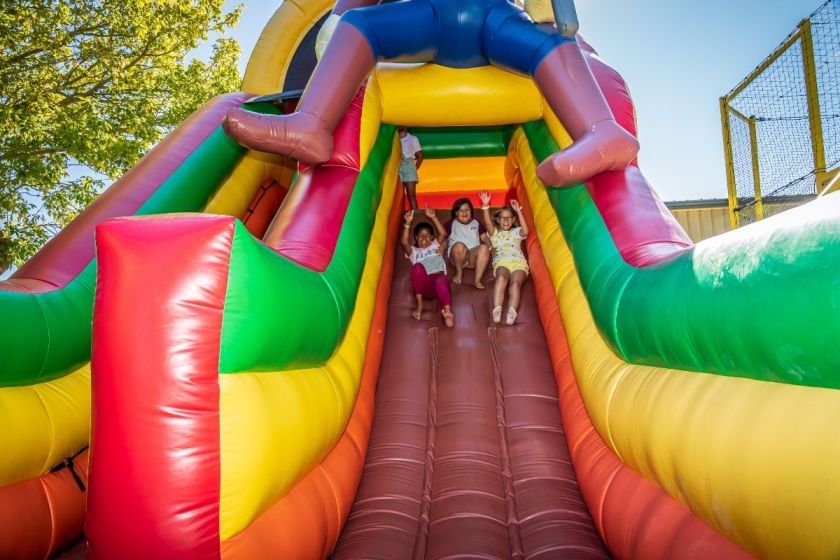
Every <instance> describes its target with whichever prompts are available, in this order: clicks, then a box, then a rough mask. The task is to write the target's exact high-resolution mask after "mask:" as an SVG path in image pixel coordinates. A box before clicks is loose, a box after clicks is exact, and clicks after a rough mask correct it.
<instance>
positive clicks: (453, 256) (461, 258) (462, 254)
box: [449, 243, 470, 284]
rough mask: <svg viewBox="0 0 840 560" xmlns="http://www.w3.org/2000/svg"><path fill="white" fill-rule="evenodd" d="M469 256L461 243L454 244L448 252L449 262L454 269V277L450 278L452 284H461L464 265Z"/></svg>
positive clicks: (465, 247)
mask: <svg viewBox="0 0 840 560" xmlns="http://www.w3.org/2000/svg"><path fill="white" fill-rule="evenodd" d="M469 255H470V252H469V250H468V249H467V246H466V245H464V244H463V243H456V244H455V245H453V246H452V249H450V250H449V261H450V262H451V263H452V266H454V267H455V275H454V276H452V283H453V284H460V283H461V278H462V277H463V275H464V265H466V263H467V258H468V257H469Z"/></svg>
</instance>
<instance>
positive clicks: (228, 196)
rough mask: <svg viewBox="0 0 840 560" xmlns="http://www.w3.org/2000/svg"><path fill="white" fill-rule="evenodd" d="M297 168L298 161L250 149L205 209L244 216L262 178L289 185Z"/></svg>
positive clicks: (215, 212)
mask: <svg viewBox="0 0 840 560" xmlns="http://www.w3.org/2000/svg"><path fill="white" fill-rule="evenodd" d="M295 169H297V162H295V161H294V160H292V159H290V158H287V157H285V156H279V155H274V154H266V153H263V152H257V151H255V150H249V151H248V152H246V154H245V156H244V157H243V158H242V159H241V160H239V163H237V164H236V167H235V168H234V170H233V173H231V174H230V176H229V177H228V178H227V179H226V180H225V182H224V183H222V186H221V187H219V190H217V191H216V194H215V195H213V198H211V199H210V202H209V203H207V207H206V208H205V209H204V211H205V212H207V213H209V214H226V215H228V216H236V217H237V218H241V217H242V215H243V214H245V211H246V210H248V205H249V204H250V203H251V200H253V198H254V193H256V192H257V189H259V188H260V185H262V184H263V181H265V180H266V179H268V178H272V179H274V180H276V181H279V182H281V183H283V184H284V185H288V184H289V182H290V181H291V178H292V176H293V175H294V172H295Z"/></svg>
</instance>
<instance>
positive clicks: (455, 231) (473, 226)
mask: <svg viewBox="0 0 840 560" xmlns="http://www.w3.org/2000/svg"><path fill="white" fill-rule="evenodd" d="M444 228H445V229H446V233H448V234H449V245H448V247H447V249H446V252H447V255H448V254H449V251H450V250H451V249H452V247H453V246H454V245H455V244H456V243H463V244H464V245H466V246H467V249H472V248H473V247H478V246H479V245H480V244H481V236H482V235H483V234H484V233H485V232H486V231H487V230H485V229H484V224H482V223H480V222H479V221H478V220H475V219H473V220H470V221H469V222H468V223H466V224H462V223H461V222H459V221H458V220H457V219H455V218H452V219H450V220H448V221H447V222H446V224H445V225H444Z"/></svg>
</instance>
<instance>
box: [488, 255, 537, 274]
mask: <svg viewBox="0 0 840 560" xmlns="http://www.w3.org/2000/svg"><path fill="white" fill-rule="evenodd" d="M500 266H503V267H505V268H506V269H508V270H509V271H510V272H511V273H514V272H516V271H517V270H522V271H524V272H525V274H528V273H529V272H530V271H531V269H530V268H528V261H526V260H525V259H499V260H494V261H493V274H494V275H495V274H496V269H497V268H499V267H500Z"/></svg>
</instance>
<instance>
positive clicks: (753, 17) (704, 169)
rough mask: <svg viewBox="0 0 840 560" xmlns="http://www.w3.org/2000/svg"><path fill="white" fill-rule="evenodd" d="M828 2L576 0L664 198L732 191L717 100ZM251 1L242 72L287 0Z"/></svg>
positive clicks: (242, 26)
mask: <svg viewBox="0 0 840 560" xmlns="http://www.w3.org/2000/svg"><path fill="white" fill-rule="evenodd" d="M822 1H823V0H704V1H700V2H696V1H695V2H685V1H674V0H577V2H576V5H577V11H578V19H579V20H580V30H581V33H583V35H584V36H585V37H586V38H587V40H589V42H590V43H592V45H593V46H594V47H595V49H596V50H597V51H598V52H599V53H600V54H601V56H602V58H604V60H606V61H607V62H608V63H609V64H610V65H612V66H614V67H615V68H616V69H618V70H619V71H620V72H621V73H622V75H623V76H624V78H625V80H627V83H628V84H629V86H630V92H631V93H632V95H633V99H634V101H635V103H636V111H637V119H638V123H639V137H640V141H641V145H642V149H641V153H640V157H639V163H640V166H641V169H642V171H643V172H644V174H645V176H646V177H647V178H648V181H649V182H650V184H651V185H652V186H653V188H654V189H656V191H657V192H658V193H659V194H660V195H661V196H662V198H663V199H664V200H685V199H698V198H725V197H726V177H725V172H724V165H723V148H722V145H723V144H722V135H721V130H720V109H719V101H718V99H719V98H720V97H721V96H722V95H724V94H726V93H727V92H728V91H729V90H731V89H732V88H733V87H735V86H736V85H737V84H738V83H739V82H740V81H741V80H742V79H743V78H744V77H746V75H747V74H749V73H750V72H751V71H752V70H753V68H755V67H756V66H758V64H760V63H761V61H762V60H764V58H765V57H766V56H767V55H768V54H770V52H772V51H773V49H775V48H776V46H777V45H778V44H779V43H781V42H782V41H783V40H784V39H785V38H786V37H787V36H788V34H789V33H790V32H791V31H793V29H794V28H795V27H796V25H797V24H798V23H799V21H800V20H802V19H803V18H805V17H807V16H809V15H810V14H811V13H812V12H813V11H814V10H815V9H817V7H819V6H820V5H821V4H822ZM238 3H240V2H236V1H233V0H229V1H228V2H227V5H228V7H231V6H235V5H236V4H238ZM244 4H245V8H244V10H243V15H242V19H241V20H240V23H239V26H238V27H237V29H235V30H234V32H233V36H234V37H236V38H237V40H238V41H239V43H240V45H241V47H242V60H241V61H240V68H241V70H242V71H243V72H244V70H245V64H246V63H247V60H248V57H249V56H250V54H251V50H252V49H253V47H254V43H255V42H256V40H257V38H258V37H259V34H260V32H261V31H262V28H263V27H264V25H265V24H266V23H267V22H268V19H269V18H270V17H271V14H272V13H274V11H275V10H276V9H277V7H278V6H279V5H280V2H279V1H276V0H246V2H244ZM715 38H716V39H715Z"/></svg>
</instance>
